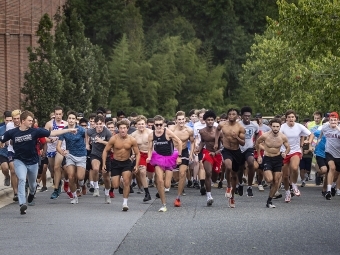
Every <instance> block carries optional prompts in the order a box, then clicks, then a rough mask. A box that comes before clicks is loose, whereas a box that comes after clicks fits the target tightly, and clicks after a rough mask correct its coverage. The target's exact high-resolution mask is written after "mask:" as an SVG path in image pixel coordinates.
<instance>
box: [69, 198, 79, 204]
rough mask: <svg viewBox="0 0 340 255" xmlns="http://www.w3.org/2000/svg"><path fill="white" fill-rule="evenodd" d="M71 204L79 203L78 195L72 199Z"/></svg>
mask: <svg viewBox="0 0 340 255" xmlns="http://www.w3.org/2000/svg"><path fill="white" fill-rule="evenodd" d="M71 204H73V205H74V204H78V197H74V198H73V199H72V200H71Z"/></svg>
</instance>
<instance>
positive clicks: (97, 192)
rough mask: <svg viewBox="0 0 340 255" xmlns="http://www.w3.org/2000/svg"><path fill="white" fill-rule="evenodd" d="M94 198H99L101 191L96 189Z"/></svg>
mask: <svg viewBox="0 0 340 255" xmlns="http://www.w3.org/2000/svg"><path fill="white" fill-rule="evenodd" d="M93 196H94V197H99V196H100V195H99V189H94V192H93Z"/></svg>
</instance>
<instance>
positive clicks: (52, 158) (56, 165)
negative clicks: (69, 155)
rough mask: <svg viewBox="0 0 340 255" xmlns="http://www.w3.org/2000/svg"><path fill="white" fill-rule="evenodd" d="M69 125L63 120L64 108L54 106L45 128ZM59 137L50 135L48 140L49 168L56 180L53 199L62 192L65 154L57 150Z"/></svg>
mask: <svg viewBox="0 0 340 255" xmlns="http://www.w3.org/2000/svg"><path fill="white" fill-rule="evenodd" d="M66 126H67V122H66V121H64V120H63V108H61V107H59V106H56V107H55V108H54V118H52V119H51V120H50V121H49V122H47V123H46V125H45V129H47V130H48V131H53V130H61V129H63V128H64V127H66ZM58 139H59V138H58V137H49V138H48V139H46V141H47V154H46V155H47V158H48V168H49V169H50V171H51V175H52V176H53V180H54V191H53V193H52V195H51V199H57V198H58V197H59V195H60V193H61V171H62V168H61V163H62V161H63V159H64V156H63V155H61V154H60V153H58V152H57V143H58ZM62 149H65V143H63V144H62ZM64 189H68V182H67V183H66V182H65V183H64Z"/></svg>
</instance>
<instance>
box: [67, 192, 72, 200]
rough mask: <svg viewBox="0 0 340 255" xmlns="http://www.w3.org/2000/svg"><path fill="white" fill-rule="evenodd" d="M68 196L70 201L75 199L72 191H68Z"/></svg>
mask: <svg viewBox="0 0 340 255" xmlns="http://www.w3.org/2000/svg"><path fill="white" fill-rule="evenodd" d="M66 194H67V195H68V197H69V198H70V199H72V198H73V193H72V192H71V191H67V192H66Z"/></svg>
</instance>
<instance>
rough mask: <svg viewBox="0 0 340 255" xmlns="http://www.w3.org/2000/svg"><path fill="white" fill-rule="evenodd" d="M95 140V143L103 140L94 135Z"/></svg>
mask: <svg viewBox="0 0 340 255" xmlns="http://www.w3.org/2000/svg"><path fill="white" fill-rule="evenodd" d="M95 142H96V143H102V142H103V139H101V138H100V137H98V136H96V138H95Z"/></svg>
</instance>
